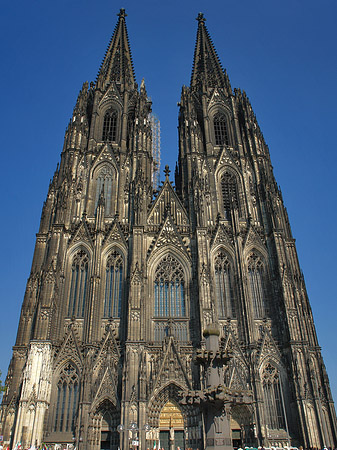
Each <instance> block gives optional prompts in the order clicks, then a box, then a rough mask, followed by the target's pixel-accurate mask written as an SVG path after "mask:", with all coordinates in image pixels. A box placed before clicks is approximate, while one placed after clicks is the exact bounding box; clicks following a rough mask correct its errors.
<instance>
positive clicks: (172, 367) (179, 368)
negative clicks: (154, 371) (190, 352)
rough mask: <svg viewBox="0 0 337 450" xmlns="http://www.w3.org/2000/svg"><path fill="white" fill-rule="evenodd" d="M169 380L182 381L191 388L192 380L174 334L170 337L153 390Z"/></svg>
mask: <svg viewBox="0 0 337 450" xmlns="http://www.w3.org/2000/svg"><path fill="white" fill-rule="evenodd" d="M169 381H176V382H178V383H179V382H180V383H182V384H183V385H185V386H186V388H187V389H191V384H190V381H189V379H188V377H187V375H186V372H185V369H184V367H183V365H182V363H181V359H180V356H179V352H178V350H177V348H176V344H175V342H174V338H173V336H170V338H169V341H168V344H167V348H166V351H165V354H164V357H163V360H162V365H161V367H160V369H159V372H158V376H157V378H156V380H155V383H154V387H153V390H156V389H157V388H158V387H159V386H164V385H165V384H167V383H168V382H169Z"/></svg>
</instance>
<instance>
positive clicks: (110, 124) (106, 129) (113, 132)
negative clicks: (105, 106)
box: [102, 109, 118, 142]
mask: <svg viewBox="0 0 337 450" xmlns="http://www.w3.org/2000/svg"><path fill="white" fill-rule="evenodd" d="M117 120H118V113H117V111H116V110H115V109H110V110H109V111H107V112H106V113H105V115H104V120H103V136H102V140H103V141H105V142H115V141H116V138H117Z"/></svg>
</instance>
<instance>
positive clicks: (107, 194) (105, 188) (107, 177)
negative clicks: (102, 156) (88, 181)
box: [95, 165, 113, 216]
mask: <svg viewBox="0 0 337 450" xmlns="http://www.w3.org/2000/svg"><path fill="white" fill-rule="evenodd" d="M112 179H113V169H112V167H110V166H109V165H104V166H103V167H102V168H101V169H100V170H99V172H98V175H97V178H96V196H95V210H96V208H97V205H98V201H99V199H100V196H101V194H103V196H104V203H105V210H104V211H105V215H106V216H109V215H110V214H111V212H112Z"/></svg>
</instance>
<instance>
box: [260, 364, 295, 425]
mask: <svg viewBox="0 0 337 450" xmlns="http://www.w3.org/2000/svg"><path fill="white" fill-rule="evenodd" d="M259 373H260V379H261V387H262V394H263V399H264V416H265V423H266V425H268V427H269V428H270V429H286V423H287V408H286V405H287V404H288V402H287V401H286V400H287V397H288V393H287V390H286V386H287V383H286V381H287V379H286V373H285V370H284V367H283V365H282V364H280V362H279V361H277V360H276V358H273V357H269V358H265V359H264V361H263V363H261V365H260V369H259Z"/></svg>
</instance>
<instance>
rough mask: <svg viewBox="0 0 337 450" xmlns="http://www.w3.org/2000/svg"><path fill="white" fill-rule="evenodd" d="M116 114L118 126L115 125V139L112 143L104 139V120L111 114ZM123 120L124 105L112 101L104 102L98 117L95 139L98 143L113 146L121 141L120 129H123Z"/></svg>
mask: <svg viewBox="0 0 337 450" xmlns="http://www.w3.org/2000/svg"><path fill="white" fill-rule="evenodd" d="M110 111H111V112H112V111H115V112H116V124H115V130H116V131H115V133H116V134H115V139H114V140H112V141H109V140H104V139H103V137H104V136H103V132H104V130H103V128H104V119H105V117H106V115H107V114H108V113H109V112H110ZM121 120H122V105H121V104H120V103H119V102H116V101H113V100H111V99H107V100H104V99H103V103H102V104H101V105H100V107H99V110H98V117H97V122H96V130H95V137H96V139H97V141H98V142H102V141H104V142H110V143H111V144H116V143H117V142H118V141H119V139H120V129H121V126H120V125H121Z"/></svg>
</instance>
